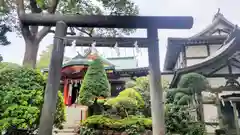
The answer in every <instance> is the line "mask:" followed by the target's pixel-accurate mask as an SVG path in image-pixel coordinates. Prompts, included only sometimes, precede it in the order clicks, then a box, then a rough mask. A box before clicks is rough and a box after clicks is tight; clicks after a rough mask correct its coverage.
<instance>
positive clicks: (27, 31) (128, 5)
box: [2, 0, 138, 68]
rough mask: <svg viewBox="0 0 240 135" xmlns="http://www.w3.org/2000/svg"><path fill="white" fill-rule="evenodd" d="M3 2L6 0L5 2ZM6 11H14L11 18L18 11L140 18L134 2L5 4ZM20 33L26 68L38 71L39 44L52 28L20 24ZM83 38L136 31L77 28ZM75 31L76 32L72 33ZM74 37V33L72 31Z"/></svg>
mask: <svg viewBox="0 0 240 135" xmlns="http://www.w3.org/2000/svg"><path fill="white" fill-rule="evenodd" d="M2 1H3V0H2ZM5 3H6V4H4V6H5V8H6V9H11V12H10V13H11V14H12V13H15V12H14V11H17V15H18V16H19V15H20V14H23V13H25V12H30V13H42V14H45V12H47V13H48V14H54V13H56V12H57V13H65V14H66V13H71V14H81V15H86V14H90V15H101V14H105V15H137V14H138V8H137V6H136V5H135V4H134V3H133V2H132V1H131V0H119V1H110V0H108V1H106V0H96V1H94V2H93V1H90V0H69V1H65V0H16V2H14V1H13V0H5ZM15 4H16V5H17V6H15ZM19 24H20V25H19V29H20V31H21V33H22V36H23V39H24V40H25V48H26V50H25V54H24V59H23V65H24V66H28V67H32V68H35V67H36V59H37V52H38V48H39V43H40V42H41V40H42V39H43V38H44V37H45V36H46V35H47V34H48V33H49V32H52V30H51V27H43V28H42V29H41V30H40V27H39V26H31V27H29V26H23V25H22V24H21V22H19ZM76 29H77V30H78V31H79V32H80V33H79V34H80V35H85V36H90V37H91V36H95V35H99V36H103V35H105V36H109V35H110V36H116V35H122V34H130V33H131V32H133V30H124V29H95V28H76ZM71 30H73V29H71ZM72 33H74V32H73V31H72Z"/></svg>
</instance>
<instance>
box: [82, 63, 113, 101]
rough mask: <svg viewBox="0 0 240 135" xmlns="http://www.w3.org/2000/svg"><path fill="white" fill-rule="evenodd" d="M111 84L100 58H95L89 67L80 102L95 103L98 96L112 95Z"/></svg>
mask: <svg viewBox="0 0 240 135" xmlns="http://www.w3.org/2000/svg"><path fill="white" fill-rule="evenodd" d="M110 94H111V91H110V84H109V82H108V79H107V75H106V72H105V70H104V66H103V64H102V62H101V60H100V59H98V58H97V59H96V60H94V61H93V62H92V63H91V64H90V66H89V67H88V70H87V73H86V75H85V76H84V80H83V83H82V86H81V89H80V94H79V97H78V98H79V100H78V101H79V102H80V103H81V104H83V105H87V106H90V105H93V103H94V101H95V99H96V98H98V97H104V98H106V97H108V96H110Z"/></svg>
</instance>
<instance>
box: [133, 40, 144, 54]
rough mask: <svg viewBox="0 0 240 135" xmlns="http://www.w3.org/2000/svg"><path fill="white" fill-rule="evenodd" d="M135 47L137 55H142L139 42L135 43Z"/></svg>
mask: <svg viewBox="0 0 240 135" xmlns="http://www.w3.org/2000/svg"><path fill="white" fill-rule="evenodd" d="M133 45H134V47H135V50H136V52H137V54H139V53H140V54H142V53H141V50H140V48H139V46H138V42H137V41H135V42H134V44H133Z"/></svg>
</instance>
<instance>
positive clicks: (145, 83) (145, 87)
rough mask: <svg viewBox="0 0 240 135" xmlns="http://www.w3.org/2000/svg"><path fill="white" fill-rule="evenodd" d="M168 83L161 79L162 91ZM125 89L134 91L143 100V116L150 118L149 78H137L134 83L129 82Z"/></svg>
mask: <svg viewBox="0 0 240 135" xmlns="http://www.w3.org/2000/svg"><path fill="white" fill-rule="evenodd" d="M168 85H169V83H168V81H166V80H165V79H164V78H163V79H162V87H163V89H164V90H166V89H167V88H168ZM126 87H128V88H134V89H136V90H137V91H138V92H139V93H140V94H141V96H142V97H143V99H144V102H145V108H144V115H145V116H149V117H150V116H151V102H150V84H149V77H148V76H145V77H139V78H137V79H136V81H129V82H127V83H126Z"/></svg>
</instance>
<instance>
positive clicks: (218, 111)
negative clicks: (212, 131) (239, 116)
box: [215, 92, 224, 129]
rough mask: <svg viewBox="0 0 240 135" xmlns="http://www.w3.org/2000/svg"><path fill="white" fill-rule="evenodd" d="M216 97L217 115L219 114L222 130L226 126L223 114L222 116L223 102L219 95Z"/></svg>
mask: <svg viewBox="0 0 240 135" xmlns="http://www.w3.org/2000/svg"><path fill="white" fill-rule="evenodd" d="M215 96H216V106H217V113H218V121H219V127H220V129H222V128H224V125H223V114H222V111H221V104H222V103H221V100H220V99H219V95H218V93H217V92H216V93H215Z"/></svg>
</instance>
